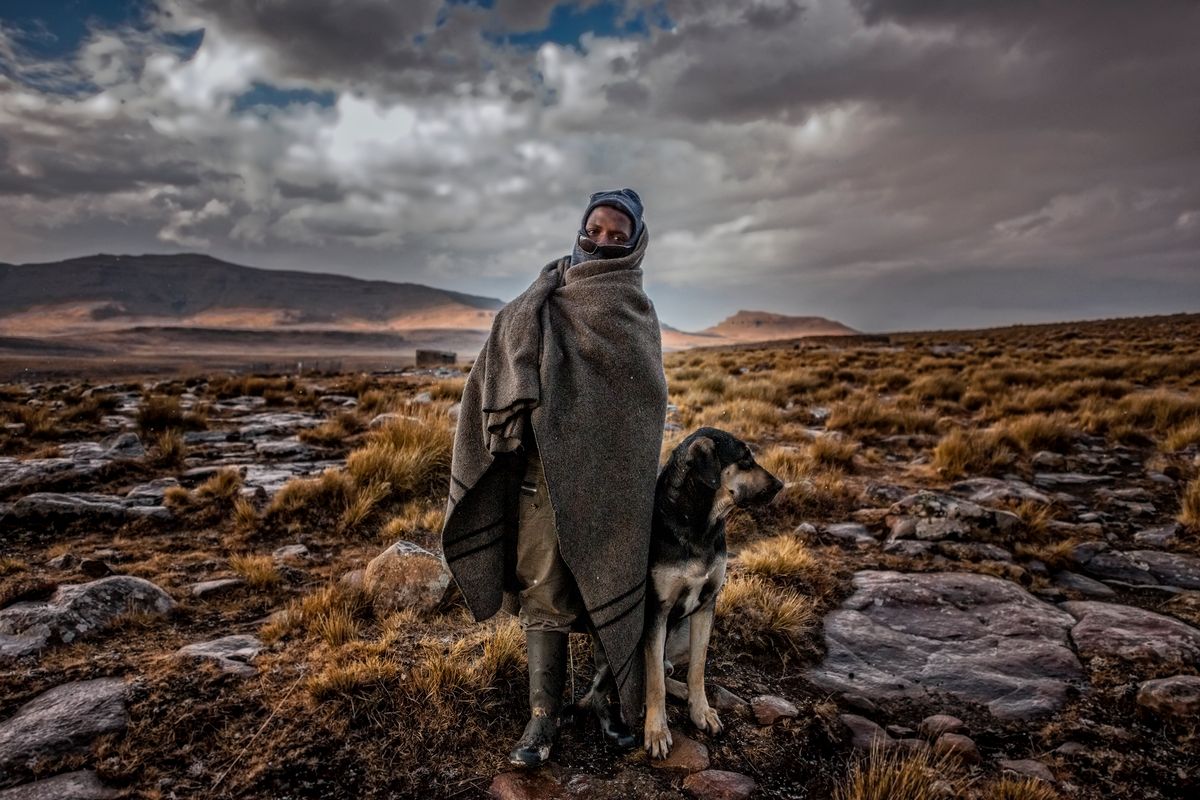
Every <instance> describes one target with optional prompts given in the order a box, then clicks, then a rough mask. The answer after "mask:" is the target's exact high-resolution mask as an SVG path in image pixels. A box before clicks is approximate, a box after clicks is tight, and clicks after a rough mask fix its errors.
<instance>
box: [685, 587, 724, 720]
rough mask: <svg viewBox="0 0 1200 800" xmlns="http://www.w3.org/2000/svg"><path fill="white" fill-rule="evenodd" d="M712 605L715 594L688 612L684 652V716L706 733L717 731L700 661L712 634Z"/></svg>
mask: <svg viewBox="0 0 1200 800" xmlns="http://www.w3.org/2000/svg"><path fill="white" fill-rule="evenodd" d="M715 606H716V595H713V596H712V597H711V598H710V599H709V601H708V602H707V603H705V604H704V605H703V606H701V607H700V608H698V609H696V611H695V612H694V613H693V614H692V616H691V618H690V623H689V624H690V625H691V651H690V653H689V655H688V674H687V689H688V716H689V717H691V718H692V723H693V724H694V725H695V726H696V727H697V728H699V729H700V730H702V731H707V732H708V733H713V734H716V733H720V732H721V718H720V717H718V716H717V712H716V711H713V709H712V708H711V707H710V706H709V705H708V695H707V694H705V692H704V662H705V658H706V657H707V655H708V637H709V635H710V634H711V633H712V626H713V610H714V608H715Z"/></svg>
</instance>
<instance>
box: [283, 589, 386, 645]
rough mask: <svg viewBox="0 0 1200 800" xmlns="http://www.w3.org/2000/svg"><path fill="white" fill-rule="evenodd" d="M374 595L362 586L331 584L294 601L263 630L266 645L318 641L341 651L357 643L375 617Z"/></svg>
mask: <svg viewBox="0 0 1200 800" xmlns="http://www.w3.org/2000/svg"><path fill="white" fill-rule="evenodd" d="M371 609H372V603H371V595H370V594H369V593H368V592H367V591H366V590H365V589H363V588H361V587H358V586H348V585H345V584H342V583H332V582H331V583H328V584H326V585H325V586H322V587H321V588H319V589H317V590H316V591H314V592H310V593H309V594H306V595H304V596H303V597H300V598H298V599H296V600H293V601H291V602H290V603H288V605H287V606H286V607H285V608H283V609H282V610H281V611H278V612H276V613H275V614H273V615H272V618H271V620H270V621H269V622H267V623H266V625H264V626H263V627H262V630H261V636H262V640H263V641H264V642H267V643H268V644H272V643H274V642H278V641H280V640H286V639H295V638H298V639H315V640H322V641H324V642H325V643H326V644H328V645H331V646H334V647H337V646H339V645H343V644H345V643H347V642H350V641H353V640H354V639H357V638H358V636H359V630H360V623H363V622H366V621H368V620H370V619H371V616H372V612H371Z"/></svg>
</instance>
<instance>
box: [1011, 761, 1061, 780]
mask: <svg viewBox="0 0 1200 800" xmlns="http://www.w3.org/2000/svg"><path fill="white" fill-rule="evenodd" d="M998 763H999V765H1000V769H1002V770H1006V771H1008V772H1015V773H1016V774H1018V775H1023V776H1024V777H1026V778H1036V779H1037V780H1040V781H1045V782H1046V783H1054V773H1053V772H1051V771H1050V768H1049V767H1047V766H1046V765H1045V764H1043V763H1042V762H1040V761H1035V760H1034V759H1032V758H1018V759H1007V758H1002V759H1000V761H999V762H998Z"/></svg>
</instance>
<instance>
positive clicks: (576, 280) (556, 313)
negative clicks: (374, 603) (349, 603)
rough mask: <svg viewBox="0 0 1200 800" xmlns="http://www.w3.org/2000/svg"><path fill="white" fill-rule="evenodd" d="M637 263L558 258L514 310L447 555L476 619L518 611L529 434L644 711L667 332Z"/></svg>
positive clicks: (456, 489) (450, 515) (476, 417)
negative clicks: (521, 498) (520, 510)
mask: <svg viewBox="0 0 1200 800" xmlns="http://www.w3.org/2000/svg"><path fill="white" fill-rule="evenodd" d="M648 241H649V235H648V233H647V231H646V230H645V229H643V231H642V234H641V236H640V237H639V238H638V241H637V245H636V247H635V248H634V250H633V252H632V253H630V255H628V256H625V257H622V258H612V259H599V260H594V261H587V262H584V263H582V264H577V265H575V266H571V265H570V261H571V259H570V257H569V256H567V257H564V258H560V259H557V260H555V261H552V262H550V263H549V264H547V265H546V266H545V267H543V268H542V270H541V272H540V273H539V274H538V276H537V278H536V279H535V280H534V281H533V283H532V284H531V285H530V286H529V288H527V289H526V290H525V291H524V292H522V293H521V294H520V295H519V296H517V297H516V298H514V299H513V300H512V302H510V303H509V304H508V305H506V306H504V308H502V309H501V310H500V311H499V312H498V313H497V314H496V317H495V319H494V320H493V322H492V329H491V333H490V334H489V336H488V339H487V341H486V342H485V343H484V346H483V349H482V350H481V351H480V353H479V356H478V358H477V359H476V360H475V363H474V365H473V366H472V368H471V372H470V375H469V376H468V378H467V383H466V386H465V388H464V389H463V396H462V405H461V407H460V411H459V417H458V426H457V429H456V430H455V435H454V455H453V459H452V465H451V478H450V490H449V498H448V500H447V503H446V521H445V524H444V525H443V527H442V550H443V552H444V554H445V558H446V563H447V565H448V566H449V568H450V571H451V573H452V574H453V576H454V580H455V582H456V583H457V584H458V586H459V588H460V589H461V590H462V593H463V597H464V598H465V600H466V603H467V606H468V608H469V609H470V611H471V614H472V616H473V617H474V619H475V620H476V621H477V622H478V621H482V620H485V619H487V618H489V617H491V616H492V615H494V614H495V613H496V612H497V611H498V610H500V609H501V608H503V609H504V610H505V611H508V612H509V613H513V614H515V613H517V611H518V610H519V604H518V598H517V592H518V591H519V587H518V586H517V585H516V583H515V577H514V558H515V556H514V552H515V540H516V524H517V519H516V511H515V509H516V496H517V491H518V486H519V484H520V479H521V467H522V466H523V458H522V457H521V456H520V451H519V450H518V448H519V446H520V444H521V439H522V436H523V434H524V433H525V430H524V426H525V425H526V424H531V425H532V428H533V436H534V438H535V440H536V444H537V448H538V451H539V452H540V454H541V458H542V464H543V468H544V470H545V475H546V483H547V486H548V488H549V493H550V501H551V505H552V506H553V507H554V517H555V526H556V528H557V531H558V539H559V550H560V552H561V553H562V557H563V561H564V562H565V563H566V564H567V567H568V568H569V569H570V570H571V573H572V575H573V576H574V577H575V581H576V583H577V584H578V586H579V590H580V594H581V595H582V597H583V601H584V605H585V607H586V608H587V611H588V616H589V617H590V619H591V622H592V624H593V625H595V627H596V628H597V630H598V632H599V636H600V642H601V645H602V646H603V648H604V653H605V655H606V657H607V659H608V662H609V664H611V665H612V668H613V670H614V673H615V675H616V680H617V685H618V687H619V689H620V699H621V706H622V714H623V716H624V717H625V719H626V721H627V722H630V723H631V724H632V723H633V722H634V721H635V720H636V719H637V718H639V716H640V714H641V712H642V702H643V696H642V693H643V681H644V667H643V664H642V659H641V658H640V657H639V653H640V642H641V638H642V628H643V615H644V608H643V605H644V597H645V584H646V568H647V560H648V557H649V539H650V525H651V518H652V516H653V509H654V486H655V480H656V477H657V474H658V462H659V452H660V450H661V448H662V437H663V421H664V418H665V415H666V408H667V384H666V377H665V375H664V374H663V363H662V334H661V332H660V330H659V324H658V315H657V313H656V312H655V310H654V304H653V303H651V301H650V298H648V297H647V296H646V293H645V292H644V291H643V290H642V269H641V262H642V257H643V256H644V255H645V252H646V245H647V242H648Z"/></svg>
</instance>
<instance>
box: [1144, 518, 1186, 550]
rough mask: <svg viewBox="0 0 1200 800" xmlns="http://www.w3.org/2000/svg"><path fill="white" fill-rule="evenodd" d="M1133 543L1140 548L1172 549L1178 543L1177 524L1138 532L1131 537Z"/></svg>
mask: <svg viewBox="0 0 1200 800" xmlns="http://www.w3.org/2000/svg"><path fill="white" fill-rule="evenodd" d="M1133 541H1135V542H1137V543H1138V544H1140V545H1141V546H1142V547H1160V548H1170V547H1173V546H1174V545H1175V543H1176V542H1178V541H1179V523H1171V524H1170V525H1163V526H1161V527H1158V528H1148V529H1146V530H1144V531H1138V532H1137V533H1135V534H1134V535H1133Z"/></svg>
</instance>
